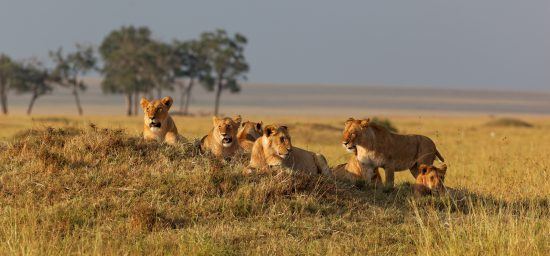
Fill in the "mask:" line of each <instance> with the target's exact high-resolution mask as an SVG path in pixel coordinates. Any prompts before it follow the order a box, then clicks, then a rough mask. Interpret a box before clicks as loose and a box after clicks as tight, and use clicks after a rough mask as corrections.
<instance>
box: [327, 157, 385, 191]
mask: <svg viewBox="0 0 550 256" xmlns="http://www.w3.org/2000/svg"><path fill="white" fill-rule="evenodd" d="M331 175H332V176H333V177H334V178H336V179H337V180H341V181H348V182H359V181H365V182H368V183H370V184H373V185H375V186H380V185H382V177H381V176H380V172H379V170H378V168H376V169H374V170H373V169H367V168H364V167H363V166H362V165H361V163H360V162H359V160H357V157H356V156H355V155H352V156H350V158H349V160H348V162H347V163H345V164H339V165H337V166H335V167H333V168H332V169H331Z"/></svg>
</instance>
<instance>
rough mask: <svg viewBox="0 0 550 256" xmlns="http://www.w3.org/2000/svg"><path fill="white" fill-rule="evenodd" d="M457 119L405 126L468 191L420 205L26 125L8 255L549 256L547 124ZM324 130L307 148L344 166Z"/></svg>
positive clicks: (407, 197) (8, 222) (4, 154)
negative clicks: (435, 149) (425, 139)
mask: <svg viewBox="0 0 550 256" xmlns="http://www.w3.org/2000/svg"><path fill="white" fill-rule="evenodd" d="M206 122H207V121H205V123H206ZM316 122H319V121H316ZM445 123H446V124H448V123H450V124H451V125H448V126H447V127H443V126H438V123H437V122H435V121H432V122H426V123H423V124H422V126H419V125H418V123H415V121H414V120H411V121H406V120H405V121H400V123H398V125H399V127H400V128H401V127H405V128H406V129H408V131H411V129H412V128H411V127H413V128H414V127H420V128H418V131H416V132H419V133H423V134H426V135H429V136H430V137H432V138H434V139H435V140H436V142H438V146H439V147H440V148H441V149H442V151H443V154H444V155H445V156H447V159H449V160H448V161H449V162H450V172H449V177H447V178H446V181H447V182H448V185H449V186H450V187H455V189H452V188H450V193H449V194H450V195H449V196H446V197H442V198H431V197H427V198H420V199H414V198H413V197H412V193H411V191H410V184H409V183H408V181H410V180H412V179H411V178H410V177H409V176H410V174H408V173H400V174H399V175H400V176H398V181H400V182H399V183H398V185H397V187H396V189H395V190H394V191H392V192H390V193H384V192H382V191H378V190H374V189H372V188H368V187H366V188H357V187H354V186H353V185H350V184H345V183H339V182H335V181H333V180H331V179H328V178H326V177H322V176H307V175H303V174H299V173H292V172H290V171H288V170H284V169H281V170H278V171H276V172H274V173H272V174H269V175H259V176H243V175H242V174H241V173H242V172H241V171H242V169H243V167H244V164H243V160H242V159H237V160H235V161H232V162H221V161H218V160H216V159H213V158H211V157H209V156H202V155H198V152H197V151H196V149H195V148H194V147H193V145H192V143H189V144H180V145H176V146H170V145H164V144H158V143H151V142H146V141H143V140H142V139H140V138H139V136H137V135H136V134H132V133H130V134H129V133H128V131H127V130H124V129H112V128H102V127H101V126H99V127H93V128H92V127H83V126H80V127H79V128H74V127H70V126H69V127H65V128H48V127H39V128H34V129H30V130H26V131H24V132H20V133H19V134H17V135H16V136H15V137H13V138H12V139H10V140H9V141H8V142H7V143H5V144H3V145H0V205H1V209H0V241H3V242H2V243H0V254H2V255H12V254H25V255H36V254H40V255H59V254H94V255H120V254H130V255H135V254H153V255H160V254H183V255H189V254H192V255H249V254H252V255H259V254H263V255H265V254H275V255H296V254H308V255H310V254H313V255H319V254H322V255H354V254H356V255H365V254H377V255H410V254H420V255H480V254H482V255H544V254H546V253H547V252H548V251H550V237H549V234H550V213H549V210H548V209H549V199H550V196H549V193H550V189H549V188H548V183H547V182H544V180H543V178H545V177H548V170H549V169H548V160H547V159H545V158H543V155H544V154H543V149H546V147H547V145H545V144H537V143H535V142H536V141H537V140H541V139H544V138H545V137H544V136H546V135H545V134H546V133H545V130H544V129H547V128H546V127H545V126H544V125H541V126H539V128H533V129H530V131H529V132H531V133H534V134H532V135H529V134H527V133H526V132H527V131H523V130H513V129H511V130H497V131H496V132H495V133H496V138H495V137H492V136H489V132H493V130H488V129H489V128H486V127H484V126H483V122H481V121H480V122H479V125H478V126H476V124H472V123H469V124H468V125H467V126H465V127H461V126H460V125H459V123H452V122H447V121H446V122H445ZM326 125H330V126H331V127H332V126H337V125H338V122H337V121H334V122H326ZM453 125H454V126H453ZM205 126H207V124H206V125H205ZM317 126H319V125H317ZM317 126H316V127H317ZM182 127H184V129H182V130H190V129H195V128H193V127H190V126H189V125H188V126H187V127H186V126H184V125H182ZM319 127H321V126H319ZM319 127H317V128H316V129H317V130H311V129H310V130H308V129H309V128H299V127H296V128H295V129H294V130H293V131H294V133H293V138H294V139H295V140H294V141H295V144H298V145H299V146H300V145H309V146H310V147H311V148H325V150H324V151H323V152H324V153H326V154H327V156H328V158H329V160H330V161H335V159H338V155H339V154H340V152H341V151H342V149H340V148H339V146H338V145H337V144H336V143H332V141H331V140H329V141H325V140H322V138H325V137H326V138H332V137H336V139H335V140H336V141H337V140H338V137H337V135H338V131H336V130H335V129H332V128H331V129H324V128H323V129H321V130H320V129H319ZM323 127H324V126H323ZM326 127H329V126H326ZM434 127H435V128H434ZM457 127H458V128H457ZM434 129H435V130H436V131H438V133H443V134H444V135H446V136H441V137H440V135H439V134H438V133H434ZM457 130H458V131H457ZM472 136H473V137H472ZM188 137H190V136H188ZM197 137H198V136H197ZM504 137H506V139H503V138H504ZM519 138H522V140H520V139H519ZM329 144H335V145H336V146H335V147H334V149H333V148H330V147H328V146H326V145H329ZM522 152H523V153H525V154H522ZM514 155H515V157H514ZM520 156H521V157H520ZM474 160H475V161H474Z"/></svg>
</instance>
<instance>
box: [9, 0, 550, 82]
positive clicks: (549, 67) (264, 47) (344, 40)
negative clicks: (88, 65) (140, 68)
mask: <svg viewBox="0 0 550 256" xmlns="http://www.w3.org/2000/svg"><path fill="white" fill-rule="evenodd" d="M0 3H1V5H0V32H1V38H0V52H5V53H8V54H10V55H12V56H13V57H15V58H25V57H29V56H32V55H34V56H38V57H40V58H46V57H47V52H48V50H51V49H56V48H57V47H59V46H64V47H71V46H72V45H73V44H74V43H75V42H85V43H93V44H95V45H99V43H100V42H101V40H102V38H103V37H104V36H105V35H106V34H107V33H108V32H109V31H110V30H112V29H115V28H118V27H120V26H122V25H147V26H149V27H150V28H151V29H152V30H153V33H154V36H155V37H156V38H159V39H163V40H171V39H173V38H180V39H186V38H192V37H195V36H197V35H198V34H199V33H200V32H202V31H205V30H212V29H215V28H226V29H227V30H228V31H230V32H237V31H238V32H241V33H243V34H245V35H246V36H247V37H248V39H249V46H248V47H247V49H246V51H247V53H246V55H247V58H248V60H249V61H250V63H251V68H252V69H251V72H250V74H249V81H251V82H266V83H270V82H273V83H327V84H333V83H334V84H367V85H395V86H416V85H420V86H428V87H452V88H459V87H467V88H502V89H515V90H522V89H529V90H541V89H542V90H550V1H548V0H401V1H397V0H383V1H382V0H377V1H367V0H363V1H344V0H338V1H336V0H332V1H324V0H276V1H259V0H231V1H229V0H219V1H209V0H197V1H160V0H154V1H153V0H149V1H147V0H143V1H137V0H136V1H130V0H93V1H92V0H90V1H78V0H58V1H54V0H35V1H29V0H11V1H10V0H0Z"/></svg>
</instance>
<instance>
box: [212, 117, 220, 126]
mask: <svg viewBox="0 0 550 256" xmlns="http://www.w3.org/2000/svg"><path fill="white" fill-rule="evenodd" d="M219 120H220V119H219V118H218V117H217V116H213V117H212V124H214V126H216V125H217V124H218V121H219Z"/></svg>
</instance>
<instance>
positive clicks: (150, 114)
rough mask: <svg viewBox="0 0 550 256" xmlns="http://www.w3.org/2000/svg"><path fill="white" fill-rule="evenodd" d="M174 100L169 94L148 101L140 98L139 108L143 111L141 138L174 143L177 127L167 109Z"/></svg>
mask: <svg viewBox="0 0 550 256" xmlns="http://www.w3.org/2000/svg"><path fill="white" fill-rule="evenodd" d="M173 102H174V101H173V100H172V98H171V97H170V96H167V97H164V98H162V99H160V100H152V101H148V100H147V99H146V98H141V108H142V109H143V112H144V114H145V115H144V117H143V120H144V124H143V138H144V139H146V140H156V141H159V142H163V141H165V142H166V143H168V144H174V143H176V142H177V140H178V137H179V135H178V129H177V128H176V124H175V123H174V120H172V117H171V116H170V114H168V110H170V107H171V106H172V103H173Z"/></svg>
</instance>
